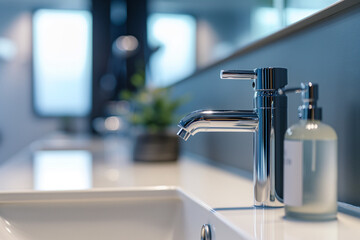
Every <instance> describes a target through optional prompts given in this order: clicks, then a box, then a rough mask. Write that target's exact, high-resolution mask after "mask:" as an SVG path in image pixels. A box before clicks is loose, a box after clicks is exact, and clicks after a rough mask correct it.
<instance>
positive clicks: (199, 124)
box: [178, 110, 259, 141]
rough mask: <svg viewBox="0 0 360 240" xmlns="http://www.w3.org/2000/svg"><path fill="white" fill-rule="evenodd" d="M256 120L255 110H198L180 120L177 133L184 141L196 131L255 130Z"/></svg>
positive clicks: (257, 120)
mask: <svg viewBox="0 0 360 240" xmlns="http://www.w3.org/2000/svg"><path fill="white" fill-rule="evenodd" d="M258 122H259V119H258V115H257V113H256V112H255V111H233V110H198V111H194V112H192V113H190V114H189V115H187V116H185V117H184V118H183V119H182V120H181V121H180V123H179V125H178V126H179V127H180V130H179V132H178V135H179V136H180V137H181V138H182V139H184V140H185V141H186V140H187V139H189V137H190V136H192V135H195V134H196V133H198V132H255V131H256V129H257V127H258Z"/></svg>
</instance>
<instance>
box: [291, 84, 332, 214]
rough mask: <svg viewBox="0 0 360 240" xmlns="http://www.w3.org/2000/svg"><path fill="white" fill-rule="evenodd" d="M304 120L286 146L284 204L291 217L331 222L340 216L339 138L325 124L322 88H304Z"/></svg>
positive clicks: (309, 86)
mask: <svg viewBox="0 0 360 240" xmlns="http://www.w3.org/2000/svg"><path fill="white" fill-rule="evenodd" d="M301 92H302V93H301V94H302V101H303V105H302V106H300V107H299V115H300V118H301V120H300V121H299V122H298V123H297V124H294V125H293V126H291V127H290V128H288V129H287V131H286V134H285V143H284V149H285V150H284V202H285V213H286V216H287V217H290V218H300V219H307V220H331V219H335V218H336V213H337V135H336V133H335V131H334V129H333V128H331V127H330V126H328V125H326V124H324V123H322V122H321V108H318V107H317V103H316V102H317V98H318V86H317V85H316V84H312V83H308V84H303V85H302V90H301Z"/></svg>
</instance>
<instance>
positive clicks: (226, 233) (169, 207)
mask: <svg viewBox="0 0 360 240" xmlns="http://www.w3.org/2000/svg"><path fill="white" fill-rule="evenodd" d="M203 224H210V226H211V234H212V240H222V239H224V240H226V239H228V240H229V239H231V240H235V239H245V235H244V234H242V233H241V232H240V231H239V230H237V229H235V228H234V227H232V226H231V225H230V224H229V223H227V222H226V221H225V220H224V219H223V218H222V217H221V216H219V215H218V214H217V213H215V212H214V211H212V210H211V209H210V208H209V207H207V206H206V205H204V204H202V203H201V202H199V201H197V200H195V199H193V198H191V197H189V196H188V195H187V194H185V193H184V192H183V191H181V190H180V189H178V188H169V187H161V188H160V187H159V188H146V189H144V188H142V189H127V190H114V191H112V190H96V191H70V192H28V193H0V239H1V240H8V239H19V240H50V239H51V240H58V239H61V240H64V239H67V240H71V239H76V240H81V239H86V240H92V239H94V240H95V239H96V240H105V239H106V240H112V239H116V240H119V239H120V240H121V239H124V240H144V239H150V240H192V239H194V240H197V239H200V229H201V226H202V225H203Z"/></svg>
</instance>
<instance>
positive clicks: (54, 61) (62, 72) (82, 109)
mask: <svg viewBox="0 0 360 240" xmlns="http://www.w3.org/2000/svg"><path fill="white" fill-rule="evenodd" d="M33 74H34V87H33V91H34V108H35V111H36V112H37V113H38V114H40V115H42V116H86V115H88V114H89V112H90V110H91V86H92V81H91V79H92V17H91V14H90V12H88V11H82V10H76V11H73V10H46V9H43V10H38V11H36V12H35V13H34V16H33Z"/></svg>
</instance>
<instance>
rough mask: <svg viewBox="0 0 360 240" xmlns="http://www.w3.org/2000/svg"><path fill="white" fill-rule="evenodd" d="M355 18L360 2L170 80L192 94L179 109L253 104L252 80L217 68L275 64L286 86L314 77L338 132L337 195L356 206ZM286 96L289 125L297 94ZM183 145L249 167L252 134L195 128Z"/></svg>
mask: <svg viewBox="0 0 360 240" xmlns="http://www.w3.org/2000/svg"><path fill="white" fill-rule="evenodd" d="M357 6H359V5H357ZM359 23H360V7H353V8H352V9H351V10H348V11H346V12H342V13H341V14H337V15H335V16H332V17H331V18H328V19H327V20H326V21H322V22H320V23H317V24H315V25H313V26H311V27H309V28H306V29H304V30H301V31H299V32H297V33H296V34H291V35H289V36H287V37H285V38H282V39H281V40H277V41H275V42H272V43H270V44H267V45H265V46H263V47H261V48H258V49H257V50H254V51H251V52H248V53H246V54H243V55H241V56H238V57H236V58H233V59H231V60H229V61H226V62H223V63H221V64H220V65H217V66H214V67H211V68H209V69H207V70H206V71H202V72H200V73H198V74H196V75H194V76H193V77H190V78H189V79H186V80H184V81H182V82H180V83H178V84H176V85H174V86H173V93H174V95H175V96H179V95H183V94H188V95H190V96H191V102H189V103H188V104H187V105H185V106H184V107H182V109H181V110H180V113H181V114H185V113H188V112H190V111H193V110H196V109H252V96H253V90H252V88H251V83H250V82H247V81H237V80H220V79H219V71H220V70H221V69H254V68H256V67H266V66H279V67H285V68H287V69H288V71H289V74H288V77H289V84H288V86H299V84H300V83H301V82H309V81H312V82H314V83H318V84H319V87H320V100H319V106H322V107H323V120H324V122H325V123H327V124H330V125H332V126H333V127H334V128H335V130H336V131H337V134H338V138H339V164H338V173H339V180H338V192H339V200H340V201H344V202H348V203H351V204H354V205H358V206H360V174H359V172H360V100H359V93H360V45H359V43H360V28H359ZM288 100H289V113H288V114H289V120H288V122H289V125H290V124H292V123H295V122H296V121H298V120H297V107H298V105H299V104H300V96H296V95H291V96H289V97H288ZM183 147H184V148H185V149H186V150H189V151H192V152H195V153H197V154H201V155H203V156H206V157H208V158H210V159H213V160H215V161H219V162H223V163H226V164H230V165H233V166H236V167H239V168H242V169H245V170H247V171H252V164H253V161H252V158H253V157H252V134H246V133H245V134H239V133H200V134H197V135H196V136H194V137H191V138H190V139H189V140H188V141H187V142H185V143H183ZM232 187H234V186H232Z"/></svg>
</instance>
